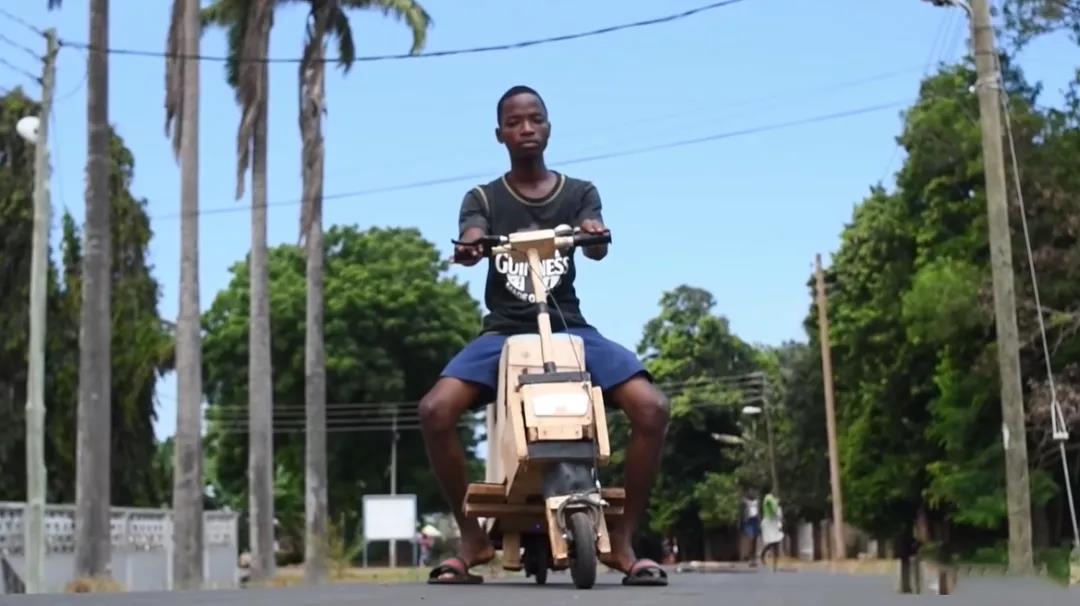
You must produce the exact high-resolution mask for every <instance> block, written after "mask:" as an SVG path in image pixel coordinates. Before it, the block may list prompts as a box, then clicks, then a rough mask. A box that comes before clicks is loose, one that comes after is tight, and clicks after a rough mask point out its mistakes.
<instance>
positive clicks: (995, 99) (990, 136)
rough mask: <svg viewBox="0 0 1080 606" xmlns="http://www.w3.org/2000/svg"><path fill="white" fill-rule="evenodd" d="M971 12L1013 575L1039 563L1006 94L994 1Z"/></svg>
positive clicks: (983, 0)
mask: <svg viewBox="0 0 1080 606" xmlns="http://www.w3.org/2000/svg"><path fill="white" fill-rule="evenodd" d="M971 12H972V15H971V18H972V29H973V30H974V39H975V63H976V70H977V73H978V81H977V82H976V85H975V86H976V89H977V91H978V94H979V116H980V122H981V123H982V145H983V162H984V165H985V166H984V171H985V173H986V210H987V218H988V220H989V226H990V267H991V270H992V272H993V281H994V319H995V321H996V325H997V349H998V371H999V373H1000V374H1001V413H1002V422H1003V425H1002V428H1001V433H1002V439H1003V440H1004V446H1005V491H1006V499H1007V500H1006V503H1007V506H1008V512H1009V568H1010V570H1011V571H1012V572H1014V573H1021V574H1028V573H1031V572H1033V571H1034V570H1035V564H1034V559H1033V557H1032V549H1031V490H1030V484H1029V480H1028V460H1027V458H1028V457H1027V431H1026V430H1025V427H1024V397H1023V393H1022V392H1021V390H1020V381H1021V378H1020V339H1019V336H1018V335H1017V332H1018V331H1017V328H1016V301H1015V295H1014V288H1013V279H1014V278H1013V276H1014V274H1013V266H1012V242H1011V240H1010V234H1009V207H1008V202H1007V199H1006V190H1005V155H1004V153H1003V151H1002V141H1001V136H1002V135H1001V98H1000V97H999V95H1001V94H1002V90H1001V89H1002V79H1001V73H1000V72H999V71H998V63H997V60H998V56H997V48H996V47H995V44H994V29H993V24H992V23H991V21H990V3H989V2H988V0H974V1H973V2H972V3H971Z"/></svg>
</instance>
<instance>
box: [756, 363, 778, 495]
mask: <svg viewBox="0 0 1080 606" xmlns="http://www.w3.org/2000/svg"><path fill="white" fill-rule="evenodd" d="M755 374H756V375H757V378H758V380H760V381H761V412H762V416H764V417H765V439H766V447H767V448H768V449H769V452H768V455H769V476H770V479H771V480H772V493H773V494H774V495H776V497H777V498H779V497H780V476H779V474H777V473H776V448H775V446H774V441H773V429H772V416H771V415H772V413H771V412H770V411H769V408H770V407H771V406H772V399H771V398H770V397H769V378H768V376H766V374H765V373H763V372H758V373H755Z"/></svg>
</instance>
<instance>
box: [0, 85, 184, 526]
mask: <svg viewBox="0 0 1080 606" xmlns="http://www.w3.org/2000/svg"><path fill="white" fill-rule="evenodd" d="M34 112H36V104H35V103H34V102H32V101H30V100H29V99H28V98H26V97H25V96H24V95H23V94H22V92H21V91H19V90H15V91H12V92H11V93H9V94H8V95H7V96H5V97H4V98H3V99H2V101H0V132H2V133H4V134H2V135H0V155H2V156H3V159H2V160H0V230H3V233H5V234H8V235H7V236H6V237H5V238H4V241H3V243H2V244H0V247H2V248H0V334H2V335H4V337H3V340H2V341H0V468H2V469H4V470H8V472H7V473H5V474H3V477H2V478H0V499H5V500H22V499H24V498H25V496H26V495H25V485H26V459H25V448H26V443H25V430H24V427H25V416H24V406H25V402H26V400H25V398H26V347H27V337H28V335H27V322H26V316H27V313H28V310H27V304H28V302H29V298H28V297H29V285H30V255H29V252H30V223H31V220H32V217H31V212H32V204H31V191H32V186H33V184H32V179H31V175H32V174H33V169H32V167H33V154H32V150H31V149H30V148H29V147H27V146H25V145H24V144H23V142H22V140H21V139H19V138H18V137H17V135H15V132H14V123H15V122H16V121H17V120H18V118H21V117H22V116H25V115H28V114H31V113H34ZM109 158H110V171H109V173H108V175H107V177H108V179H107V182H108V185H109V194H110V208H111V209H112V217H111V222H112V224H113V225H114V226H115V232H114V235H113V238H112V245H113V250H112V253H111V254H112V255H113V257H114V258H115V259H116V260H117V261H116V262H115V263H114V264H113V273H112V284H111V291H112V301H111V306H112V308H113V309H114V310H115V311H114V313H115V315H114V316H113V317H112V331H111V332H112V344H111V347H112V349H113V351H115V352H117V355H116V356H114V358H113V373H112V381H111V392H112V398H113V399H112V405H111V409H112V417H111V420H110V426H111V427H112V432H111V434H112V435H111V439H110V460H111V461H112V463H111V466H112V469H111V477H112V482H111V497H110V501H111V503H113V504H115V505H118V506H156V505H159V504H160V503H161V499H162V494H161V492H160V483H159V481H158V478H157V477H156V473H155V470H154V467H153V466H152V464H151V459H152V457H153V454H154V452H155V450H156V448H157V445H156V442H155V438H154V431H153V421H154V418H155V413H154V386H155V383H156V381H157V380H158V378H159V377H160V376H161V374H162V373H164V372H167V371H168V370H169V369H170V368H171V365H172V340H171V336H170V334H169V331H168V329H167V328H166V326H165V325H164V323H163V321H162V319H161V318H160V316H159V314H158V312H157V301H158V297H159V294H160V286H159V285H158V283H157V282H156V280H154V278H153V277H152V276H151V274H150V271H151V266H150V264H149V263H148V261H147V253H148V245H149V241H150V238H151V237H152V232H151V230H150V221H149V217H148V216H147V215H146V211H145V208H146V201H145V200H139V199H136V198H135V197H134V196H133V195H132V194H131V191H130V186H131V180H132V178H133V176H134V159H133V157H132V155H131V152H130V150H128V149H127V148H126V147H124V145H123V142H122V141H121V140H120V139H119V137H117V136H116V135H115V133H112V134H111V147H110V154H109ZM61 220H62V226H63V237H62V240H61V242H60V245H61V253H62V263H61V265H60V267H59V268H58V267H56V265H55V264H53V263H52V262H51V261H50V271H49V292H48V305H49V309H48V334H47V342H46V360H47V364H46V394H45V395H46V465H47V470H48V474H49V481H48V495H47V498H48V500H49V501H50V502H61V503H71V502H73V501H74V500H75V485H76V467H77V456H76V453H77V447H76V416H77V415H76V411H77V401H78V377H79V347H78V345H79V313H80V307H81V278H82V272H81V267H82V259H83V252H82V251H83V246H82V242H81V239H80V236H79V229H78V227H77V225H76V223H75V221H74V219H73V218H72V217H71V215H70V214H68V213H66V212H65V213H63V214H62V215H61Z"/></svg>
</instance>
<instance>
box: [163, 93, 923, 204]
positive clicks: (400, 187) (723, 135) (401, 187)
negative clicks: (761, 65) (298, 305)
mask: <svg viewBox="0 0 1080 606" xmlns="http://www.w3.org/2000/svg"><path fill="white" fill-rule="evenodd" d="M910 102H911V99H903V100H897V101H890V102H886V103H879V104H874V105H868V106H863V107H857V108H853V109H849V110H844V111H839V112H832V113H828V114H820V115H816V116H810V117H807V118H800V119H797V120H789V121H785V122H776V123H772V124H764V125H761V126H756V127H750V128H743V129H736V130H729V131H723V132H719V133H714V134H711V135H705V136H702V137H692V138H687V139H680V140H676V141H670V142H666V143H658V144H654V145H647V146H642V147H634V148H628V149H623V150H616V151H612V152H605V153H599V154H592V155H587V156H580V157H577V158H570V159H567V160H562V161H555V162H552V163H551V166H553V167H559V166H571V165H575V164H584V163H587V162H596V161H600V160H610V159H614V158H622V157H627V156H635V155H640V154H645V153H651V152H655V151H661V150H665V149H674V148H678V147H685V146H689V145H696V144H700V143H707V142H711V141H719V140H722V139H730V138H734V137H742V136H746V135H753V134H759V133H764V132H769V131H775V130H781V129H786V128H793V127H796V126H805V125H809V124H815V123H819V122H828V121H833V120H840V119H843V118H850V117H855V116H859V115H863V114H869V113H874V112H879V111H883V110H886V109H891V108H895V107H899V106H902V105H903V104H905V103H910ZM492 173H493V171H484V172H470V173H464V174H458V175H452V176H447V177H438V178H434V179H421V180H417V181H409V182H406V183H399V184H397V185H387V186H382V187H374V188H368V189H359V190H353V191H345V192H339V193H336V194H326V195H324V196H323V197H322V199H323V201H328V200H341V199H345V198H361V197H366V196H371V195H375V194H383V193H390V192H396V191H406V190H412V189H420V188H424V187H432V186H435V185H446V184H450V183H458V182H462V181H473V180H476V179H483V178H486V177H489V176H490V175H491V174H492ZM303 201H304V200H303V198H296V199H289V200H278V201H272V202H268V203H267V205H266V206H267V207H281V206H295V205H298V204H301V203H302V202H303ZM250 209H251V205H250V204H247V205H240V204H233V205H230V206H217V207H210V208H202V209H200V210H199V211H198V214H199V215H200V216H205V215H218V214H229V213H237V212H244V211H247V210H250ZM182 216H183V215H182V214H181V213H168V214H161V215H155V216H154V217H153V219H156V220H166V219H179V218H181V217H182Z"/></svg>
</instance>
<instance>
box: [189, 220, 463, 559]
mask: <svg viewBox="0 0 1080 606" xmlns="http://www.w3.org/2000/svg"><path fill="white" fill-rule="evenodd" d="M325 244H326V245H325V255H326V281H325V289H326V316H325V325H326V350H327V353H328V356H327V361H326V368H327V402H328V409H329V411H330V412H329V415H328V424H329V427H330V433H329V434H328V440H327V441H328V444H327V448H328V450H329V454H328V461H329V470H328V473H329V478H330V484H329V499H330V501H329V502H330V510H331V515H332V516H333V518H334V519H339V518H341V517H342V516H343V515H344V516H345V518H346V519H347V524H348V529H349V532H350V533H352V532H353V529H355V527H356V523H357V521H358V519H357V516H358V514H359V512H358V509H359V504H360V496H361V495H362V494H365V493H385V492H388V491H389V463H390V460H389V452H390V439H391V435H390V431H389V426H390V422H391V418H392V414H393V410H394V409H395V408H396V409H397V410H398V414H399V415H400V418H401V424H402V426H403V427H404V428H405V429H404V430H403V431H402V432H401V436H400V441H399V443H398V470H399V471H398V474H399V476H398V490H399V491H400V492H415V493H416V494H418V495H419V499H420V507H421V509H422V510H423V511H431V510H440V511H441V510H442V509H443V501H442V497H441V496H440V494H439V492H438V489H437V486H436V484H435V482H434V479H433V478H432V476H431V473H430V469H429V465H428V461H427V458H426V456H425V454H424V449H423V446H422V441H421V436H420V433H419V432H418V431H415V429H416V411H415V404H405V405H398V404H396V403H402V402H416V401H418V400H419V399H420V397H422V396H423V394H424V393H425V392H426V391H427V390H428V389H429V388H430V387H431V385H432V384H433V383H434V381H435V380H436V379H437V378H438V375H439V372H440V371H441V370H442V367H443V366H444V365H445V364H446V362H447V361H448V360H449V359H450V358H451V357H452V356H453V355H454V354H455V353H457V351H458V350H460V349H461V348H462V347H464V345H465V344H466V343H467V342H468V341H469V340H471V339H472V338H473V337H474V336H475V334H476V331H477V329H478V328H479V326H480V311H479V307H478V304H477V303H476V301H475V300H473V299H472V298H471V297H470V296H469V294H468V291H467V290H466V287H465V286H464V285H463V284H460V283H458V282H457V281H456V280H454V279H450V278H447V277H445V276H443V275H442V274H443V272H444V271H445V269H446V265H445V262H442V261H440V260H439V256H438V251H437V249H436V248H435V247H434V246H433V245H432V244H431V243H430V242H427V241H425V240H423V239H422V238H421V237H420V235H419V233H418V232H417V231H416V230H414V229H374V228H373V229H370V230H367V231H360V230H358V229H357V228H355V227H340V226H335V227H333V228H331V229H330V230H329V231H328V232H327V237H326V243H325ZM304 269H305V262H304V256H303V252H302V250H301V249H299V248H298V247H296V246H288V245H283V246H278V247H276V248H273V249H271V255H270V284H271V288H270V292H271V325H272V327H273V330H274V339H273V352H272V355H273V363H274V401H275V402H279V403H280V405H279V406H278V407H277V408H276V409H275V414H274V417H275V430H276V431H278V433H276V434H275V439H274V463H275V469H276V472H275V476H276V483H277V487H276V488H277V490H276V493H277V495H276V499H277V500H276V503H275V511H277V515H278V517H279V519H280V520H281V523H282V526H283V530H285V531H286V532H287V533H288V534H289V535H291V536H292V537H293V538H294V539H295V540H296V541H299V537H300V536H301V535H302V528H303V516H304V502H303V496H302V495H303V469H304V449H303V444H304V443H303V433H302V432H303V425H302V424H300V423H301V420H302V419H303V416H304V415H303V402H304V316H305V311H304V310H305V292H304V284H305V279H304ZM231 271H232V276H233V278H232V281H231V282H230V284H229V286H228V288H226V289H225V290H223V291H221V292H220V293H218V295H217V296H216V297H215V299H214V301H213V304H212V305H211V307H210V309H209V310H208V311H207V312H206V314H205V315H204V320H203V325H204V329H205V338H204V341H203V352H204V353H203V355H204V364H205V369H204V373H205V374H204V376H205V377H206V380H205V389H206V397H207V400H208V401H209V402H210V406H211V409H210V412H209V413H208V414H209V417H210V418H211V419H212V420H211V423H210V428H209V435H208V438H207V450H208V457H209V462H208V477H209V478H210V479H211V481H212V482H213V484H214V488H215V491H216V492H217V493H218V494H219V495H220V497H221V498H222V499H223V501H224V502H225V503H228V504H230V505H231V506H233V507H234V508H235V509H238V510H241V511H243V510H245V509H246V507H245V504H246V503H247V496H246V492H247V477H246V471H245V470H246V469H247V438H246V434H245V433H244V429H245V427H246V419H247V412H246V406H247V393H246V391H247V384H246V382H245V381H243V380H237V377H243V376H245V374H246V372H247V348H248V336H247V334H248V321H247V317H248V300H247V299H248V271H247V264H246V262H243V263H238V264H236V265H234V266H233V267H232V269H231ZM378 402H383V403H386V404H385V405H383V406H367V405H366V406H355V405H354V406H351V407H349V406H339V405H343V404H349V403H352V404H355V403H378ZM350 427H351V428H354V429H355V428H360V429H363V430H364V431H337V430H335V428H336V429H338V430H340V429H342V428H350ZM463 439H464V444H465V445H466V448H467V449H468V450H470V451H471V449H472V448H473V445H474V444H475V438H474V437H473V435H472V431H471V430H464V429H463Z"/></svg>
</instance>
